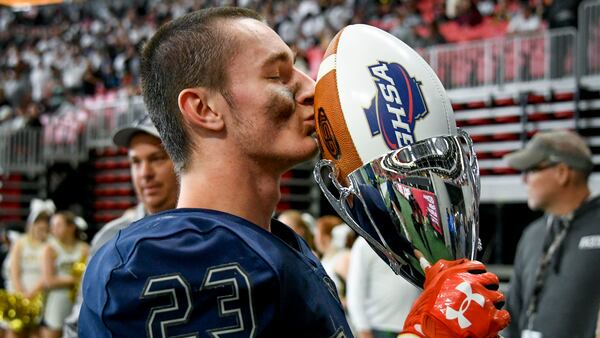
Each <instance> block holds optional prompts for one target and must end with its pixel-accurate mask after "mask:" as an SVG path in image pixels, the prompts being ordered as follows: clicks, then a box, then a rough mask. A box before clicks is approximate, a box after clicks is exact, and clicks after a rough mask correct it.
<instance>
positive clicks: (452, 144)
mask: <svg viewBox="0 0 600 338" xmlns="http://www.w3.org/2000/svg"><path fill="white" fill-rule="evenodd" d="M314 176H315V179H316V181H317V183H318V184H319V186H320V187H321V189H322V190H323V193H324V194H325V197H326V198H327V199H328V200H329V202H330V203H331V205H332V206H333V208H334V209H335V210H336V211H337V212H338V213H339V215H340V216H341V217H342V218H343V219H344V220H345V221H346V223H347V224H348V225H349V226H350V227H351V228H352V229H354V230H355V231H356V232H357V233H358V234H359V235H360V236H362V237H364V238H365V239H366V241H367V242H368V243H369V245H370V246H371V247H372V248H373V250H375V252H377V254H378V255H379V256H380V257H381V258H382V259H383V260H384V261H386V262H387V263H388V264H389V266H390V267H391V268H392V269H393V270H394V272H395V273H396V274H399V275H402V276H403V277H404V278H406V279H407V280H408V281H410V282H411V283H413V284H414V285H416V286H418V287H421V288H422V287H423V284H424V281H425V274H424V271H423V267H422V263H421V262H422V259H426V260H427V262H429V263H430V264H433V263H435V262H436V261H437V260H439V259H446V260H453V259H459V258H468V259H474V258H475V253H476V250H477V248H478V246H480V244H479V239H478V205H479V192H480V182H479V167H478V164H477V158H476V156H475V153H474V151H473V142H472V140H471V138H470V137H469V135H468V134H467V133H466V132H464V131H462V130H460V129H459V130H458V132H457V134H456V135H449V136H439V137H431V138H427V139H424V140H421V141H418V142H416V143H414V144H411V145H407V146H404V147H402V148H399V149H397V150H393V151H390V152H388V153H386V154H385V155H383V156H380V157H378V158H376V159H374V160H372V161H370V162H369V163H367V164H365V165H363V166H362V167H360V168H358V169H356V170H355V171H353V172H351V173H350V174H349V175H348V176H347V177H346V181H347V186H344V185H342V184H341V183H340V181H339V180H338V178H337V177H338V170H337V168H336V166H335V164H334V162H332V161H330V160H326V159H323V160H320V161H319V162H318V163H317V165H316V167H315V169H314ZM420 260H421V262H420Z"/></svg>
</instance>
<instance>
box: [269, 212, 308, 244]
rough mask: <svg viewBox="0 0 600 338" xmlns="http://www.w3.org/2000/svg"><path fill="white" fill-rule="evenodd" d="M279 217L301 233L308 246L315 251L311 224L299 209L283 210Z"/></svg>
mask: <svg viewBox="0 0 600 338" xmlns="http://www.w3.org/2000/svg"><path fill="white" fill-rule="evenodd" d="M277 219H278V220H279V221H280V222H281V223H283V224H285V225H287V226H289V227H290V228H292V230H294V232H295V233H297V234H298V235H300V237H302V238H304V240H305V241H306V244H308V247H309V248H311V250H312V251H313V252H316V251H315V241H314V236H313V233H312V230H311V229H310V227H309V225H308V224H306V222H305V221H304V219H302V214H301V213H300V211H298V210H286V211H284V212H282V213H281V214H280V215H279V217H277Z"/></svg>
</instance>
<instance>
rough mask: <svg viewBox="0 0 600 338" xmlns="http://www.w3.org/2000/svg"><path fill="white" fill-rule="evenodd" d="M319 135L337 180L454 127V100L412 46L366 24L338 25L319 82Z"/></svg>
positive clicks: (343, 179) (316, 107)
mask: <svg viewBox="0 0 600 338" xmlns="http://www.w3.org/2000/svg"><path fill="white" fill-rule="evenodd" d="M315 119H316V122H317V123H316V124H317V137H318V139H319V143H320V147H321V151H322V155H323V158H325V159H328V160H332V161H333V162H334V164H335V165H336V167H337V169H338V173H339V176H338V178H339V179H340V181H342V182H344V181H345V177H347V175H348V174H349V173H351V172H352V171H354V170H356V169H358V168H360V167H361V166H363V165H364V164H366V163H368V162H370V161H371V160H373V159H375V158H377V157H379V156H381V155H383V154H386V153H387V152H389V151H391V150H395V149H399V148H402V147H403V146H406V145H409V144H413V143H415V142H417V141H420V140H423V139H426V138H430V137H433V136H441V135H456V122H455V120H454V115H453V111H452V106H451V104H450V100H449V99H448V96H447V95H446V91H445V90H444V87H443V85H442V83H441V82H440V80H439V79H438V77H437V75H436V74H435V73H434V71H433V70H432V69H431V67H430V66H429V65H428V64H427V62H425V60H424V59H423V58H422V57H421V56H420V55H419V54H418V53H417V52H416V51H415V50H413V49H412V48H411V47H409V46H408V45H406V44H405V43H404V42H402V41H401V40H399V39H398V38H396V37H394V36H393V35H391V34H389V33H387V32H385V31H383V30H381V29H378V28H375V27H372V26H368V25H362V24H358V25H350V26H347V27H345V28H343V29H342V30H341V31H340V32H338V33H337V34H336V35H335V37H334V38H333V39H332V41H331V42H330V44H329V46H328V48H327V51H326V52H325V55H324V57H323V62H322V63H321V65H320V68H319V73H318V76H317V84H316V89H315Z"/></svg>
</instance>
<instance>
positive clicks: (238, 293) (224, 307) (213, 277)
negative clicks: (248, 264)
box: [202, 263, 256, 338]
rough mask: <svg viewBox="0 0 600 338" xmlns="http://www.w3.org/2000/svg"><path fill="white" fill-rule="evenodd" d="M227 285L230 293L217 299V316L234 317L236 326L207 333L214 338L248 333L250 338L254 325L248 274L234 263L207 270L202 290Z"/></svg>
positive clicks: (252, 334) (253, 333) (253, 332)
mask: <svg viewBox="0 0 600 338" xmlns="http://www.w3.org/2000/svg"><path fill="white" fill-rule="evenodd" d="M227 285H228V286H230V287H231V293H230V294H228V295H226V296H221V297H218V298H217V300H218V302H219V315H220V316H221V317H225V316H235V318H236V321H237V324H236V325H232V326H229V327H224V328H218V329H213V330H209V331H208V333H210V334H211V336H213V337H215V338H220V337H221V335H226V334H229V333H241V332H248V337H250V338H252V337H254V335H255V329H256V323H255V321H254V311H253V309H252V285H251V284H250V279H249V278H248V274H246V272H245V271H244V270H242V268H241V267H240V266H239V265H238V264H236V263H234V264H227V265H222V266H215V267H212V268H209V269H208V273H207V274H206V277H205V279H204V283H202V287H203V288H215V287H219V286H227ZM240 286H241V287H240ZM236 303H237V304H236ZM235 305H238V307H235Z"/></svg>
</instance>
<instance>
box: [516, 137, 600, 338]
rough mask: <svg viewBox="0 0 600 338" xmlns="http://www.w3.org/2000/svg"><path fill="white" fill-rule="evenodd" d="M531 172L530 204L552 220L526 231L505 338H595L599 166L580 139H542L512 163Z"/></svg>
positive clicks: (599, 290)
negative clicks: (595, 183) (593, 178)
mask: <svg viewBox="0 0 600 338" xmlns="http://www.w3.org/2000/svg"><path fill="white" fill-rule="evenodd" d="M506 159H507V161H508V164H509V165H510V166H512V167H513V168H516V169H519V170H522V171H523V172H524V176H523V180H524V182H525V185H526V188H527V204H528V205H529V208H530V209H532V210H542V211H544V212H545V215H544V216H542V217H541V218H539V219H538V220H536V221H534V222H533V223H532V224H531V225H529V226H528V227H527V229H525V232H524V233H523V236H522V237H521V240H520V241H519V245H518V246H517V253H516V255H515V263H514V272H513V276H512V277H511V280H510V291H509V293H508V297H507V309H508V310H509V311H510V314H511V316H512V317H513V321H512V322H511V324H510V326H509V327H508V329H507V330H506V331H507V332H505V336H506V337H511V338H513V337H543V338H553V337H556V338H558V337H590V338H591V337H594V331H595V328H596V319H597V316H598V306H599V305H600V268H599V266H600V265H598V262H600V228H599V227H598V222H600V198H598V197H597V196H595V197H592V196H591V193H590V189H589V187H588V177H589V175H590V173H591V172H592V169H593V167H594V164H593V162H592V153H591V151H590V149H589V148H588V146H587V145H586V143H585V140H583V138H581V137H580V136H579V135H577V134H576V133H574V132H570V131H550V132H541V133H538V134H536V135H535V136H534V137H533V138H532V139H531V141H530V142H529V143H528V144H527V146H526V147H525V149H523V150H519V151H516V152H514V153H512V154H508V155H507V156H506Z"/></svg>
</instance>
